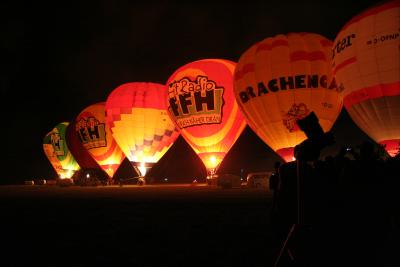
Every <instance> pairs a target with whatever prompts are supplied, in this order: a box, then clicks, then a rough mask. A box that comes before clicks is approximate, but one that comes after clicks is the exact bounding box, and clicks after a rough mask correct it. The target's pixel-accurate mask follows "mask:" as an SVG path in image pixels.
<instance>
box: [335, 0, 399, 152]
mask: <svg viewBox="0 0 400 267" xmlns="http://www.w3.org/2000/svg"><path fill="white" fill-rule="evenodd" d="M399 25H400V1H398V0H397V1H390V2H386V3H384V4H380V5H378V6H375V7H373V8H370V9H368V10H366V11H365V12H363V13H361V14H360V15H358V16H356V17H354V18H353V19H352V20H350V21H349V22H348V23H347V24H346V25H345V26H344V27H343V28H342V30H341V31H340V32H339V34H338V36H337V37H336V39H335V42H334V46H333V72H334V74H335V75H336V79H337V81H338V83H340V84H342V85H343V86H344V89H345V90H344V106H345V108H346V110H347V112H348V113H349V115H350V117H351V118H352V119H353V121H354V122H355V123H356V124H357V125H358V126H359V127H360V128H361V129H362V130H363V131H364V132H365V133H366V134H368V135H369V136H370V137H371V138H372V139H373V140H375V141H376V142H379V143H381V144H384V145H386V150H387V152H388V153H389V154H390V155H392V156H394V155H395V154H396V153H397V152H398V151H399V147H400V68H399V67H400V50H399V48H400V27H399Z"/></svg>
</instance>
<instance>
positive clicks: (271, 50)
mask: <svg viewBox="0 0 400 267" xmlns="http://www.w3.org/2000/svg"><path fill="white" fill-rule="evenodd" d="M331 49H332V42H331V41H330V40H328V39H326V38H325V37H323V36H321V35H318V34H315V33H289V34H287V35H283V34H280V35H277V36H275V37H273V38H267V39H265V40H263V41H261V42H259V43H257V44H255V45H254V46H252V47H251V48H250V49H248V50H247V51H246V52H245V53H244V54H243V55H242V56H241V57H240V59H239V63H238V64H237V67H236V70H235V82H234V90H235V96H236V99H237V102H238V103H239V106H240V108H241V110H242V112H243V114H244V116H245V118H246V120H247V123H248V124H249V126H250V127H251V129H252V130H253V131H254V132H255V133H256V134H257V135H258V136H259V137H260V138H261V139H262V140H263V141H264V142H265V143H266V144H267V145H269V146H270V147H271V148H272V149H273V150H274V151H276V152H277V153H278V154H279V155H280V156H281V157H282V158H283V159H285V160H286V161H291V160H294V155H293V148H294V146H296V145H297V144H299V143H300V142H302V141H304V140H305V139H306V136H305V134H304V133H303V132H302V131H301V130H300V129H299V127H298V126H297V120H298V119H301V118H303V117H305V116H307V115H308V114H309V113H310V112H311V111H314V113H315V114H316V115H317V117H318V118H319V122H320V124H321V126H322V128H323V130H324V131H328V130H330V129H331V127H332V125H333V123H334V122H335V120H336V118H337V117H338V115H339V113H340V111H341V108H342V104H343V99H342V90H343V88H338V87H337V85H336V82H335V79H334V78H333V77H332V74H331V65H330V59H331Z"/></svg>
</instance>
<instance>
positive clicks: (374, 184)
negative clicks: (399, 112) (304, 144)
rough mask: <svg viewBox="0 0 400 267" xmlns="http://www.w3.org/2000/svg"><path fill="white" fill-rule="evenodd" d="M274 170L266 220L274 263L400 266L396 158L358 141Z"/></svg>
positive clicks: (398, 160) (399, 156) (398, 167)
mask: <svg viewBox="0 0 400 267" xmlns="http://www.w3.org/2000/svg"><path fill="white" fill-rule="evenodd" d="M275 168H276V170H277V171H276V172H275V174H274V175H273V176H271V177H270V188H271V190H272V191H273V194H274V195H273V204H272V209H271V212H272V216H271V218H272V225H273V227H274V232H275V233H276V242H277V246H280V247H281V248H282V251H281V252H282V256H281V257H280V258H279V262H277V265H276V266H285V264H284V262H286V263H287V264H289V265H290V264H293V263H297V265H293V266H400V260H399V259H398V257H397V256H396V255H397V252H398V251H400V249H399V248H400V245H399V243H398V241H396V240H397V239H398V238H399V237H400V234H399V232H400V228H399V227H400V216H399V213H400V208H399V204H400V194H399V193H398V190H399V188H400V175H399V173H400V172H399V170H400V154H399V153H398V154H397V156H395V157H389V156H388V155H385V153H384V150H383V149H382V147H379V146H377V145H375V144H373V143H371V142H364V143H362V144H361V145H360V146H358V147H356V148H351V147H343V149H342V150H341V151H340V152H339V153H338V154H337V155H335V156H327V157H325V158H324V160H320V159H318V160H313V161H301V160H299V161H294V162H289V163H283V164H279V163H276V164H275ZM293 226H296V227H295V228H292V227H293ZM291 229H292V230H293V231H292V232H290V230H291ZM289 233H290V234H289ZM290 266H292V265H290Z"/></svg>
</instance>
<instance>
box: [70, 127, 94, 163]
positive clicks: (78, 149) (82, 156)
mask: <svg viewBox="0 0 400 267" xmlns="http://www.w3.org/2000/svg"><path fill="white" fill-rule="evenodd" d="M75 128H76V122H75V121H72V122H70V123H69V124H68V127H67V130H66V133H65V138H66V139H67V144H68V149H69V151H70V152H71V154H72V156H74V158H75V160H76V162H77V163H78V165H79V166H80V167H81V170H83V169H84V170H87V169H99V165H98V164H97V162H96V161H95V160H94V159H93V158H92V156H91V155H90V154H89V152H88V151H86V149H85V147H84V146H83V144H82V142H81V140H80V138H79V135H78V134H77V132H76V131H75Z"/></svg>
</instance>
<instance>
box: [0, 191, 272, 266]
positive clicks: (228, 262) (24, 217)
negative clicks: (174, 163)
mask: <svg viewBox="0 0 400 267" xmlns="http://www.w3.org/2000/svg"><path fill="white" fill-rule="evenodd" d="M270 204H271V195H270V194H269V193H268V192H267V191H265V190H255V189H254V190H250V189H229V190H222V189H216V188H207V187H204V186H197V187H189V186H186V187H184V186H172V187H163V188H160V187H154V186H146V187H125V186H124V187H122V188H120V187H97V188H95V187H69V188H61V187H58V186H2V187H0V213H1V222H0V225H1V231H2V232H3V234H2V238H1V239H2V240H1V243H2V253H1V254H3V256H2V257H1V261H2V262H1V263H0V265H1V266H3V267H6V266H7V267H8V266H100V265H101V266H105V265H107V266H125V265H129V266H193V265H196V266H197V265H206V266H236V265H241V266H271V264H272V261H273V256H272V255H273V249H272V243H271V241H272V238H271V235H272V233H271V231H270V227H269V223H270V222H269V209H270ZM4 237H5V238H4Z"/></svg>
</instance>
